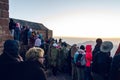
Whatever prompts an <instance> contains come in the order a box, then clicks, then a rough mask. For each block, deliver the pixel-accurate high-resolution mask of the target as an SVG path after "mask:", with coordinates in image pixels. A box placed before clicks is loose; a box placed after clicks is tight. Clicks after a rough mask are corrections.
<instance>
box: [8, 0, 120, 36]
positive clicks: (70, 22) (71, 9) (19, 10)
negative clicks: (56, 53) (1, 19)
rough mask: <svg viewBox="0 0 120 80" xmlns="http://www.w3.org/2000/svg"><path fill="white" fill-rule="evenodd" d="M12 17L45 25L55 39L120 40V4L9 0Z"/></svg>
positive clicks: (98, 0) (87, 0)
mask: <svg viewBox="0 0 120 80" xmlns="http://www.w3.org/2000/svg"><path fill="white" fill-rule="evenodd" d="M9 17H10V18H16V19H22V20H27V21H32V22H38V23H42V24H43V25H45V26H46V27H47V28H48V29H50V30H53V36H61V37H62V36H65V37H66V36H67V37H106V38H109V37H110V38H120V29H119V27H120V0H9Z"/></svg>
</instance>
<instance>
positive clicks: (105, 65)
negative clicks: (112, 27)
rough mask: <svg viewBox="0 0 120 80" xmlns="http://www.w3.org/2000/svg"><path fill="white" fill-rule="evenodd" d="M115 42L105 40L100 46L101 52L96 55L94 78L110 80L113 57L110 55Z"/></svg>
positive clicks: (94, 79) (96, 79)
mask: <svg viewBox="0 0 120 80" xmlns="http://www.w3.org/2000/svg"><path fill="white" fill-rule="evenodd" d="M112 48H113V43H112V42H111V41H104V42H103V43H102V44H101V46H100V52H99V53H98V54H97V55H96V57H95V63H94V64H95V67H94V68H96V70H95V72H94V73H95V74H94V73H93V74H92V75H93V80H108V77H109V71H110V65H111V61H112V58H111V56H110V54H111V50H112Z"/></svg>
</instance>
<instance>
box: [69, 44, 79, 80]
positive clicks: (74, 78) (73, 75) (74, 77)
mask: <svg viewBox="0 0 120 80" xmlns="http://www.w3.org/2000/svg"><path fill="white" fill-rule="evenodd" d="M77 50H78V47H77V44H73V45H72V47H71V52H70V54H71V67H72V80H76V78H77V76H76V72H77V71H76V65H75V63H74V54H75V53H76V51H77Z"/></svg>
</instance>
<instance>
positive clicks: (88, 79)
mask: <svg viewBox="0 0 120 80" xmlns="http://www.w3.org/2000/svg"><path fill="white" fill-rule="evenodd" d="M85 58H86V68H85V80H92V76H91V62H92V45H86V55H85Z"/></svg>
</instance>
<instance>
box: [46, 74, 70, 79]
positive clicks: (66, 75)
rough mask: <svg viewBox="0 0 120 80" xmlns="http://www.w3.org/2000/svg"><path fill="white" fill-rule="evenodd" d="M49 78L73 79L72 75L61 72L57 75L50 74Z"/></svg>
mask: <svg viewBox="0 0 120 80" xmlns="http://www.w3.org/2000/svg"><path fill="white" fill-rule="evenodd" d="M47 80H72V79H71V76H69V75H68V74H65V73H59V74H58V75H56V76H53V75H51V76H49V77H48V78H47Z"/></svg>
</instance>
